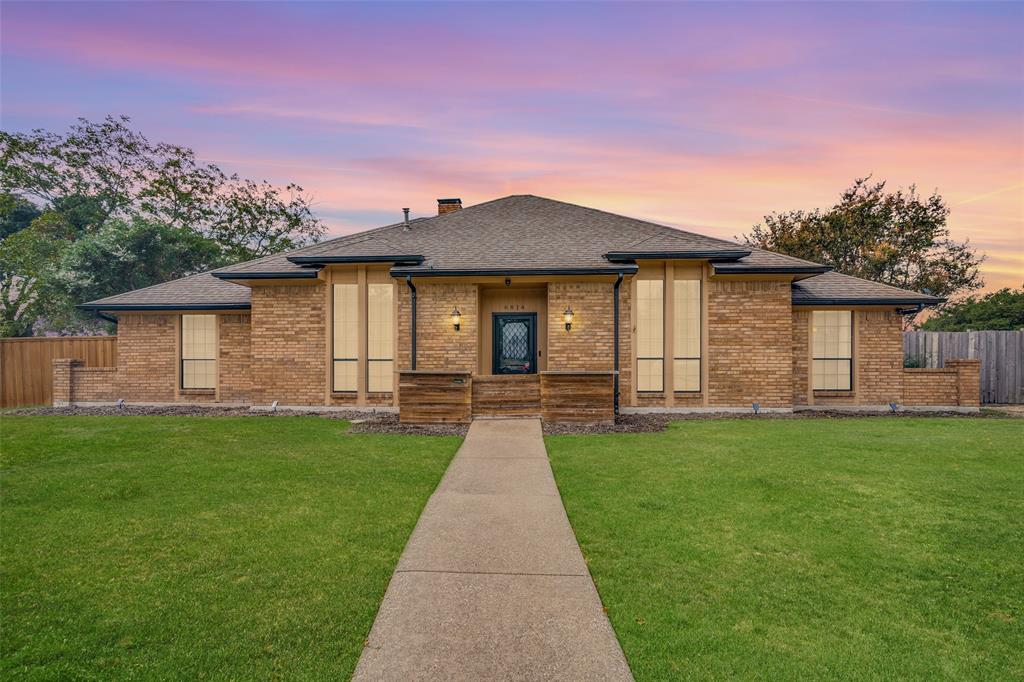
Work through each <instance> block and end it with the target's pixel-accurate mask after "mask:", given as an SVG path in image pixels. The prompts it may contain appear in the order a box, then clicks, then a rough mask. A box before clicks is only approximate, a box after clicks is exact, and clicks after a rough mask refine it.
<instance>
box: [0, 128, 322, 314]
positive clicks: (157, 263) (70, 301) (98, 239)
mask: <svg viewBox="0 0 1024 682" xmlns="http://www.w3.org/2000/svg"><path fill="white" fill-rule="evenodd" d="M130 123H131V121H130V119H128V118H127V117H125V116H121V117H113V116H108V117H107V118H105V119H104V120H103V121H100V122H92V121H87V120H85V119H79V121H78V123H77V124H75V125H73V126H71V128H70V129H69V130H68V132H67V133H65V134H63V135H61V134H57V133H53V132H49V131H46V130H33V131H32V132H31V133H8V132H5V131H0V229H2V230H3V232H2V233H0V237H3V240H2V241H0V324H3V325H4V327H3V330H2V331H0V333H5V334H24V333H31V330H32V328H33V326H35V327H36V330H37V331H41V330H43V329H47V330H51V331H53V330H55V331H60V332H74V331H78V330H81V329H84V328H85V327H86V326H88V324H91V323H87V318H86V317H84V316H83V315H82V314H80V313H78V312H77V311H76V310H75V308H74V304H75V303H80V302H82V301H83V300H89V299H91V298H96V297H100V296H106V295H110V294H115V293H119V292H121V291H125V290H129V289H133V288H138V287H143V286H148V285H150V284H155V283H157V282H161V281H165V280H167V279H172V278H175V277H180V276H184V275H189V274H193V273H195V272H200V271H202V270H206V269H210V268H212V267H217V266H220V265H226V264H228V263H231V262H237V261H241V260H249V259H252V258H258V257H261V256H266V255H270V254H272V253H278V252H280V251H284V250H288V249H292V248H296V247H298V246H302V245H303V244H306V243H308V242H315V241H318V240H319V239H320V237H321V236H322V235H323V234H324V232H325V228H324V225H323V223H322V222H320V220H319V219H317V218H316V217H315V216H314V215H313V213H312V210H311V208H310V202H309V198H308V197H307V196H306V195H305V194H304V193H303V190H302V188H301V187H299V186H298V185H296V184H294V183H291V184H286V185H284V186H278V185H273V184H271V183H269V182H267V181H265V180H264V181H261V182H257V181H253V180H247V179H242V178H239V177H238V176H237V175H228V174H226V173H224V172H223V171H222V170H221V169H220V168H218V167H217V166H216V165H214V164H210V163H201V162H199V161H197V160H196V156H195V152H193V151H192V150H191V149H189V148H187V147H182V146H179V145H174V144H167V143H155V144H154V143H151V142H150V141H149V140H148V139H147V138H146V137H145V136H144V135H143V134H142V133H141V132H138V131H135V130H133V129H132V128H131V127H130ZM44 218H45V220H44ZM37 222H38V223H39V224H38V226H36V223H37ZM36 227H38V229H35V228H36ZM15 237H17V239H16V238H15ZM46 239H49V240H50V243H44V242H45V240H46ZM97 292H101V293H97Z"/></svg>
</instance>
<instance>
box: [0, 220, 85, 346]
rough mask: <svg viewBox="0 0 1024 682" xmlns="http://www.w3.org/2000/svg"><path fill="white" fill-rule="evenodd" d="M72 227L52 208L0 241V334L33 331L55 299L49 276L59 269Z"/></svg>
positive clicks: (16, 334) (25, 334) (13, 334)
mask: <svg viewBox="0 0 1024 682" xmlns="http://www.w3.org/2000/svg"><path fill="white" fill-rule="evenodd" d="M72 229H73V228H72V227H71V226H70V225H68V224H67V222H66V221H65V220H64V219H63V217H62V216H60V214H58V213H55V212H52V211H50V212H47V213H43V214H42V215H40V216H39V217H37V218H36V219H35V220H33V221H32V223H31V224H30V225H29V226H28V227H27V228H25V229H23V230H19V231H18V232H16V233H15V234H13V235H11V236H9V237H6V238H5V239H4V240H3V241H2V242H0V336H31V335H32V332H33V326H34V325H35V322H36V320H38V319H39V317H40V316H41V315H42V314H43V311H44V309H45V308H46V307H47V303H48V302H49V301H52V300H54V296H53V292H52V291H51V290H50V286H49V285H50V282H51V280H50V279H49V276H50V275H51V274H52V273H54V272H56V269H57V265H56V263H57V259H58V258H59V256H60V252H61V248H62V243H63V239H64V237H65V236H66V235H67V234H68V233H69V232H70V231H71V230H72Z"/></svg>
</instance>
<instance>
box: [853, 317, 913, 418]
mask: <svg viewBox="0 0 1024 682" xmlns="http://www.w3.org/2000/svg"><path fill="white" fill-rule="evenodd" d="M854 327H855V328H856V330H857V338H856V345H857V349H856V351H855V355H856V360H855V364H856V365H857V367H856V368H855V370H854V371H855V372H856V374H857V377H856V379H857V380H856V383H855V385H856V387H857V394H856V402H857V403H858V404H861V405H886V404H888V403H890V402H899V400H900V396H902V395H903V320H902V318H901V317H900V316H899V315H898V314H896V312H895V311H892V310H859V311H857V313H856V319H855V320H854Z"/></svg>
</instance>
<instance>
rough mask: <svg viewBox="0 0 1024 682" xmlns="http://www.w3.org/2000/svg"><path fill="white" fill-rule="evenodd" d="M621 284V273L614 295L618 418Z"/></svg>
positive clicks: (617, 410)
mask: <svg viewBox="0 0 1024 682" xmlns="http://www.w3.org/2000/svg"><path fill="white" fill-rule="evenodd" d="M620 284H622V273H621V272H620V273H619V276H618V278H617V279H616V280H615V288H614V292H615V295H614V299H615V332H614V333H615V340H614V342H613V343H612V346H613V347H614V349H615V350H614V351H613V352H614V353H615V358H614V367H615V375H614V378H613V382H614V385H615V388H614V389H613V391H614V393H615V416H616V417H617V416H619V285H620Z"/></svg>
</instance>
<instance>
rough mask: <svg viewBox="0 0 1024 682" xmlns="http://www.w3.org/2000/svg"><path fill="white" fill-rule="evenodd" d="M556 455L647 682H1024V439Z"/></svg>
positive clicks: (682, 428)
mask: <svg viewBox="0 0 1024 682" xmlns="http://www.w3.org/2000/svg"><path fill="white" fill-rule="evenodd" d="M547 445H548V451H549V452H550V454H551V461H552V465H553V466H554V470H555V475H556V478H557V480H558V486H559V488H560V490H561V492H562V498H563V500H564V501H565V506H566V508H567V510H568V513H569V517H570V519H571V521H572V524H573V527H574V528H575V530H576V535H577V537H578V539H579V541H580V544H581V546H582V548H583V552H584V554H585V555H586V557H587V560H588V562H589V565H590V570H591V573H592V574H593V576H594V579H595V581H596V583H597V587H598V589H599V591H600V593H601V598H602V600H603V601H604V604H605V605H606V607H607V608H608V613H609V616H610V618H611V621H612V624H613V625H614V627H615V631H616V632H617V634H618V636H619V640H620V641H621V642H622V646H623V649H624V650H625V653H626V657H627V658H628V659H629V662H630V665H631V666H632V668H633V672H634V674H635V675H636V677H637V679H638V680H667V679H679V678H688V679H699V678H736V677H738V678H747V679H765V680H783V679H796V678H801V679H850V680H853V679H893V678H904V679H935V678H942V679H989V680H1006V679H1014V678H1015V679H1024V420H1011V419H1005V420H998V419H929V418H894V419H889V418H869V419H841V420H817V419H815V420H812V419H801V420H722V421H687V422H677V423H675V424H673V425H672V426H671V427H670V429H669V430H668V432H666V433H657V434H636V435H602V436H555V437H549V438H547Z"/></svg>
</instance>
